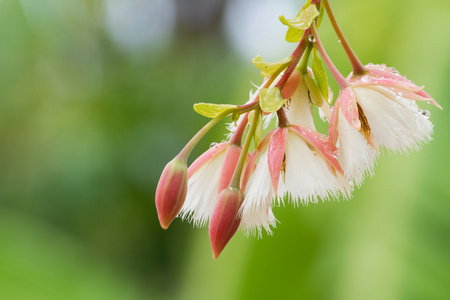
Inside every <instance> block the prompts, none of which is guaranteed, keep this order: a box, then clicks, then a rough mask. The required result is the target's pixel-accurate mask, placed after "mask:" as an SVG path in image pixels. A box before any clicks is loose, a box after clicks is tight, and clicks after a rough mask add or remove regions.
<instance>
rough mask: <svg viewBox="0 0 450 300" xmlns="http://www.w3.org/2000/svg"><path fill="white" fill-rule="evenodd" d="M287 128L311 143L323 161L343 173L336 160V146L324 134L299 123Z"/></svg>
mask: <svg viewBox="0 0 450 300" xmlns="http://www.w3.org/2000/svg"><path fill="white" fill-rule="evenodd" d="M289 130H291V132H292V133H294V134H297V135H298V136H300V137H301V138H302V139H304V140H305V141H306V142H307V143H309V144H310V145H312V146H313V147H314V148H315V149H316V151H317V154H319V155H320V156H321V157H322V158H324V160H325V161H328V163H329V165H331V166H332V167H333V168H334V169H335V170H336V171H338V172H339V173H341V174H342V175H343V174H344V171H343V170H342V168H341V165H340V164H339V162H338V160H337V154H338V148H337V147H336V145H334V144H333V143H331V142H330V141H329V140H328V139H327V137H326V136H324V135H323V134H320V133H319V132H317V131H315V130H312V129H311V128H309V127H307V126H301V125H290V126H289Z"/></svg>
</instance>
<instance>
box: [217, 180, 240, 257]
mask: <svg viewBox="0 0 450 300" xmlns="http://www.w3.org/2000/svg"><path fill="white" fill-rule="evenodd" d="M243 201H244V194H243V193H242V192H241V190H239V189H234V188H227V189H225V190H223V191H222V192H220V194H219V196H218V199H217V204H216V207H215V208H214V212H213V214H212V216H211V219H210V221H209V238H210V240H211V246H212V250H213V257H214V258H215V259H217V258H218V257H219V255H220V253H221V252H222V250H223V248H225V246H226V245H227V243H228V241H229V240H230V239H231V238H232V237H233V235H234V234H235V233H236V230H237V229H238V227H239V224H240V223H241V217H240V216H239V215H238V213H239V208H240V207H241V204H242V202H243Z"/></svg>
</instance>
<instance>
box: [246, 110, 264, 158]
mask: <svg viewBox="0 0 450 300" xmlns="http://www.w3.org/2000/svg"><path fill="white" fill-rule="evenodd" d="M254 117H255V111H251V112H250V113H249V115H248V122H249V123H253V118H254ZM256 117H257V118H258V120H257V124H256V130H255V135H253V141H254V143H255V149H256V148H258V145H259V143H260V142H261V139H262V127H263V122H262V120H261V112H260V111H259V112H258V115H257V116H256Z"/></svg>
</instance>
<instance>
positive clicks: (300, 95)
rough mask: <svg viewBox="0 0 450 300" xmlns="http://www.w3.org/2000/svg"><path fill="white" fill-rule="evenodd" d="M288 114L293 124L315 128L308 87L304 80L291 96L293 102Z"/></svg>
mask: <svg viewBox="0 0 450 300" xmlns="http://www.w3.org/2000/svg"><path fill="white" fill-rule="evenodd" d="M287 116H288V119H289V121H290V122H291V124H298V125H304V126H308V127H309V128H312V129H315V127H314V120H313V116H312V112H311V105H310V103H309V96H308V88H307V87H306V83H305V81H304V80H302V81H301V83H300V85H299V87H298V88H297V89H296V90H295V92H294V94H293V95H292V97H291V104H290V105H289V110H288V112H287Z"/></svg>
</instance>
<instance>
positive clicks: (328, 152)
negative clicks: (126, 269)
mask: <svg viewBox="0 0 450 300" xmlns="http://www.w3.org/2000/svg"><path fill="white" fill-rule="evenodd" d="M325 11H326V14H327V15H328V17H329V19H330V21H331V24H332V26H333V28H334V30H335V32H336V34H337V36H338V40H339V42H340V44H341V45H342V46H343V48H344V50H345V52H346V54H347V56H348V58H349V61H350V63H351V65H352V68H353V71H352V73H351V74H350V75H348V76H347V77H346V78H345V77H344V76H342V74H341V73H340V72H339V71H338V70H337V68H336V67H335V66H334V64H333V63H332V61H331V59H330V58H329V56H328V55H327V53H326V51H325V49H324V47H323V45H322V43H321V41H320V37H319V34H318V32H317V28H318V27H319V25H320V23H321V20H322V17H323V16H324V13H325ZM280 21H281V22H282V23H283V24H284V25H286V26H287V27H288V30H287V33H286V41H288V42H292V43H298V46H297V48H296V49H295V50H294V52H293V53H292V54H291V56H289V57H287V58H285V59H283V60H281V61H278V62H275V63H268V62H265V61H264V60H263V59H262V58H261V57H260V56H257V57H255V58H254V59H253V63H254V64H255V66H256V67H257V68H259V69H260V70H261V75H262V76H263V77H264V78H265V79H264V82H263V84H262V85H261V86H260V87H259V88H258V90H257V91H256V93H254V94H253V95H252V96H251V97H250V100H249V101H248V102H247V103H245V104H243V105H229V104H210V103H198V104H195V105H194V110H195V111H196V112H198V113H199V114H201V115H203V116H205V117H208V118H211V121H210V122H209V123H207V124H206V125H205V126H204V127H203V128H202V129H201V130H200V131H199V132H198V133H197V134H196V135H195V136H194V137H193V138H192V139H191V140H190V141H189V142H188V144H187V145H186V146H185V147H184V149H183V150H182V151H181V152H180V153H179V154H178V155H177V156H176V157H175V158H174V159H173V160H172V161H171V162H169V163H168V164H167V165H166V167H165V168H164V171H163V173H162V175H161V178H160V180H159V183H158V187H157V189H156V208H157V211H158V218H159V221H160V223H161V226H162V227H163V228H164V229H167V228H168V227H169V225H170V223H171V222H172V221H173V220H174V218H176V217H177V216H178V217H180V218H182V219H185V220H188V221H191V222H193V223H194V225H195V226H199V227H200V226H205V225H206V224H209V236H210V240H211V246H212V250H213V256H214V258H218V257H219V255H220V253H221V252H222V250H223V249H224V247H225V246H226V245H227V243H228V242H229V241H230V239H231V238H232V237H233V235H234V234H235V233H236V231H237V230H238V229H239V228H241V229H242V231H243V232H244V233H246V234H254V235H258V236H261V235H262V231H263V230H265V231H266V232H267V233H269V234H272V229H271V228H273V227H275V225H276V222H277V220H276V219H275V216H274V214H273V212H272V207H273V206H274V205H276V204H279V203H281V202H283V203H284V201H285V200H286V201H289V202H292V203H293V204H294V205H297V204H298V203H302V204H307V203H309V202H313V203H316V202H318V199H319V198H320V199H322V200H327V199H330V198H339V197H343V198H344V199H348V198H350V197H351V193H352V190H353V189H354V187H355V186H360V185H361V184H362V182H363V180H364V177H365V176H367V175H373V173H374V164H375V161H376V160H377V158H378V156H379V153H380V151H382V150H383V149H387V150H388V151H393V152H396V153H405V152H406V151H408V150H409V149H418V148H419V147H420V146H421V145H422V144H423V143H426V142H428V141H430V140H431V134H432V132H433V125H432V123H431V122H430V120H429V117H430V113H429V111H427V110H421V109H420V108H419V107H418V105H417V103H418V102H426V103H429V104H433V105H434V106H436V107H438V108H440V109H442V108H441V107H440V106H439V104H438V103H437V102H436V101H435V100H433V99H432V98H431V97H430V96H429V95H428V94H427V93H425V91H424V90H423V87H421V86H417V85H416V84H414V83H413V82H412V81H410V80H408V79H406V78H405V77H404V76H402V75H400V74H399V73H398V72H397V71H396V70H395V69H394V68H388V67H386V66H385V65H373V64H369V65H363V64H362V63H361V62H360V61H359V59H358V58H357V57H356V55H355V54H354V52H353V50H352V49H351V47H350V45H349V44H348V42H347V40H346V39H345V37H344V35H343V34H342V32H341V30H340V28H339V26H338V25H337V22H336V19H335V18H334V15H333V13H332V11H331V8H330V5H329V3H328V1H327V0H309V1H307V3H306V4H305V5H304V6H303V8H302V9H301V10H300V12H299V13H298V14H297V16H296V17H295V18H293V19H286V18H285V17H284V16H280ZM323 62H324V63H325V65H326V66H327V67H328V69H329V71H330V73H331V74H332V76H333V78H334V80H335V81H336V82H337V84H338V85H339V89H340V91H339V94H338V96H337V98H336V100H334V99H333V94H332V92H331V89H330V88H329V86H328V79H327V76H326V73H325V70H324V67H323ZM309 65H310V66H311V67H309ZM314 106H316V107H317V108H318V110H319V112H320V114H321V116H323V119H324V120H326V121H327V122H328V123H329V130H328V133H327V134H328V136H326V135H324V134H322V133H319V132H318V131H316V128H315V126H314V120H313V116H312V109H313V107H314ZM274 116H276V117H277V122H276V124H277V125H276V128H274V129H272V130H271V131H269V132H268V133H267V134H266V135H265V136H264V137H263V127H266V126H269V125H270V124H271V123H270V122H268V120H270V118H272V117H274ZM226 117H231V119H232V121H233V122H234V123H235V124H236V126H230V127H231V134H230V138H229V139H228V141H224V142H222V143H220V144H217V145H214V146H212V147H211V148H210V149H209V150H208V151H206V152H205V153H204V154H202V155H201V156H200V157H198V158H197V159H196V160H195V161H194V162H193V163H192V164H191V165H190V167H189V168H188V166H187V159H188V157H189V154H190V153H191V151H192V149H193V148H194V147H195V145H196V144H197V143H198V141H199V140H200V139H201V138H202V137H203V136H204V135H205V134H206V133H207V132H208V131H209V129H211V128H212V127H213V126H214V125H216V124H217V123H218V122H219V121H220V120H222V119H224V118H226ZM246 132H247V133H246ZM244 137H245V138H244ZM242 141H244V143H243V144H242ZM252 143H254V145H255V150H254V151H253V153H250V152H249V149H250V146H251V144H252Z"/></svg>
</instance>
